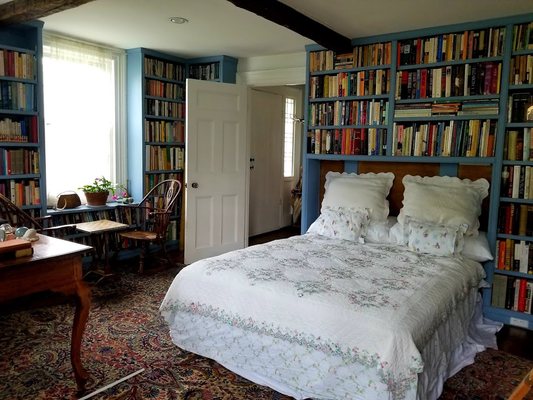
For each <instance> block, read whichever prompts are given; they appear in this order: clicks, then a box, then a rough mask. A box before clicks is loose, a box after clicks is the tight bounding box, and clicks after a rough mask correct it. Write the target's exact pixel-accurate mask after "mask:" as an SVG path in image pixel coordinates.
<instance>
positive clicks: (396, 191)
mask: <svg viewBox="0 0 533 400" xmlns="http://www.w3.org/2000/svg"><path fill="white" fill-rule="evenodd" d="M344 170H345V167H344V162H343V161H329V160H328V161H324V160H323V161H322V162H321V163H320V196H319V198H320V202H322V198H323V197H324V183H325V182H326V173H327V172H328V171H335V172H343V171H344ZM366 172H375V173H377V172H392V173H394V176H395V178H394V182H393V184H392V188H391V190H390V193H389V197H388V199H389V208H390V215H393V216H397V215H398V213H399V212H400V209H401V208H402V200H403V189H404V188H403V183H402V179H403V177H404V176H405V175H420V176H435V175H445V174H442V173H441V166H440V164H437V163H410V162H380V161H359V162H358V173H366ZM453 175H455V176H457V177H459V178H462V179H464V178H468V179H471V180H476V179H479V178H485V179H486V180H487V181H489V183H491V175H492V169H491V166H490V165H473V164H459V165H458V166H457V174H453ZM489 197H490V196H487V197H486V198H485V200H483V204H482V211H481V216H480V218H479V222H480V225H481V226H480V229H481V230H486V229H487V225H488V217H489V205H490V199H489Z"/></svg>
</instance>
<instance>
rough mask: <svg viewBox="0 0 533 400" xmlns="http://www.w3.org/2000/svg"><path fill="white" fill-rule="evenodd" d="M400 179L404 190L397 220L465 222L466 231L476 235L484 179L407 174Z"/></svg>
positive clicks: (484, 192) (486, 185)
mask: <svg viewBox="0 0 533 400" xmlns="http://www.w3.org/2000/svg"><path fill="white" fill-rule="evenodd" d="M402 182H403V184H404V187H405V190H404V194H403V207H402V209H401V210H400V214H399V215H398V222H400V223H401V224H405V218H406V217H410V218H416V219H417V220H420V221H427V222H429V223H433V224H438V225H449V226H459V225H463V224H466V225H467V226H468V228H467V231H466V234H467V235H474V236H477V234H478V228H479V220H478V218H479V215H480V214H481V202H482V200H483V199H484V198H485V197H487V195H488V189H489V182H488V181H487V180H486V179H483V178H481V179H478V180H476V181H471V180H470V179H459V178H456V177H450V176H425V177H421V176H411V175H406V176H404V178H403V180H402Z"/></svg>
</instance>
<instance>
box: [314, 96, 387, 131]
mask: <svg viewBox="0 0 533 400" xmlns="http://www.w3.org/2000/svg"><path fill="white" fill-rule="evenodd" d="M388 107H389V102H388V101H386V100H368V101H344V100H343V101H335V102H327V103H311V104H310V107H309V121H310V123H309V125H310V126H316V125H385V124H387V115H388Z"/></svg>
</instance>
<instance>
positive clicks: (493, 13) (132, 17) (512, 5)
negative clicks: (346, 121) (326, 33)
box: [0, 0, 533, 58]
mask: <svg viewBox="0 0 533 400" xmlns="http://www.w3.org/2000/svg"><path fill="white" fill-rule="evenodd" d="M256 1H261V0H256ZM1 2H4V1H0V3H1ZM282 2H283V3H285V4H287V5H289V6H291V7H293V8H295V9H296V10H298V11H300V12H301V13H303V14H305V15H307V16H309V17H311V18H312V19H315V20H316V21H318V22H320V23H322V24H324V25H326V26H329V27H330V28H332V29H333V30H335V31H337V32H338V33H340V34H342V35H344V36H347V37H349V38H355V37H364V36H371V35H376V34H381V33H391V32H399V31H404V30H410V29H417V28H424V27H430V26H439V25H448V24H452V23H460V22H468V21H476V20H482V19H489V18H498V17H503V16H510V15H516V14H524V13H533V0H372V1H368V0H364V1H363V0H359V1H358V0H327V1H326V0H282ZM173 16H181V17H185V18H187V19H189V21H190V22H189V23H187V24H183V25H176V24H172V23H170V22H169V18H170V17H173ZM42 20H43V21H44V22H45V25H44V29H45V30H47V31H51V32H57V33H61V34H64V35H68V36H73V37H77V38H79V39H84V40H89V41H95V42H98V43H102V44H106V45H110V46H113V47H118V48H123V49H128V48H133V47H147V48H150V49H154V50H159V51H163V52H168V53H174V54H178V55H182V56H184V57H192V56H206V55H215V54H227V55H230V56H234V57H239V58H243V57H253V56H262V55H273V54H284V53H296V52H301V51H304V46H305V45H306V44H309V43H313V41H312V40H309V39H307V38H304V37H302V36H300V35H299V34H297V33H294V32H292V31H290V30H289V29H287V28H284V27H282V26H279V25H277V24H275V23H273V22H270V21H267V20H265V19H263V18H261V17H259V16H257V15H255V14H253V13H250V12H248V11H245V10H243V9H241V8H238V7H236V6H234V5H233V4H232V3H230V2H229V1H227V0H95V1H92V2H90V3H87V4H85V5H82V6H79V7H77V8H73V9H70V10H67V11H63V12H60V13H57V14H53V15H50V16H48V17H45V18H42Z"/></svg>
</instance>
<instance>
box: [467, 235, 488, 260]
mask: <svg viewBox="0 0 533 400" xmlns="http://www.w3.org/2000/svg"><path fill="white" fill-rule="evenodd" d="M464 239H465V245H464V248H463V256H464V257H467V258H470V259H472V260H474V261H478V262H485V261H489V260H494V256H493V255H492V251H491V250H490V246H489V241H488V240H487V233H486V232H482V231H479V235H478V236H465V238H464Z"/></svg>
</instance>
